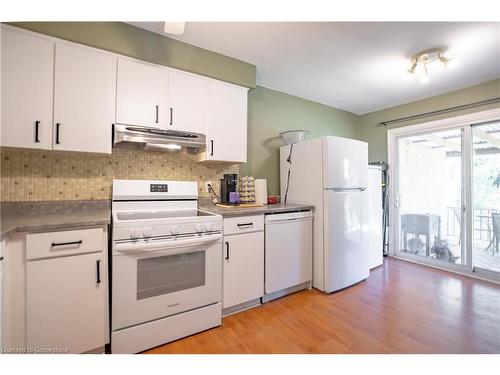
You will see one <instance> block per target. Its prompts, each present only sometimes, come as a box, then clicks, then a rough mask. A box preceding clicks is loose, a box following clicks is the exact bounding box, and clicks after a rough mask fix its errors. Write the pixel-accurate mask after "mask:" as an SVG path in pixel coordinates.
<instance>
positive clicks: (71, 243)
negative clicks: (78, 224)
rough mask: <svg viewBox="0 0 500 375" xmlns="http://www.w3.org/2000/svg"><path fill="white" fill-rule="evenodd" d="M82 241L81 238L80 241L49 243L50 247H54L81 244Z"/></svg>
mask: <svg viewBox="0 0 500 375" xmlns="http://www.w3.org/2000/svg"><path fill="white" fill-rule="evenodd" d="M82 243H83V241H82V240H80V241H71V242H52V243H51V244H50V246H51V247H56V246H67V245H81V244H82Z"/></svg>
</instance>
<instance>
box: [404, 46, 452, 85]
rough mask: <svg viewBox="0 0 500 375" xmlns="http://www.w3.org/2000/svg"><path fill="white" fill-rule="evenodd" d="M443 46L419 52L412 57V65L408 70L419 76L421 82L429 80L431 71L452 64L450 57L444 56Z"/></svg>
mask: <svg viewBox="0 0 500 375" xmlns="http://www.w3.org/2000/svg"><path fill="white" fill-rule="evenodd" d="M444 53H445V50H444V49H442V48H431V49H426V50H425V51H421V52H418V53H416V54H414V55H413V56H412V57H411V67H410V69H408V72H409V73H411V74H415V75H417V76H418V77H419V80H420V82H421V83H427V82H429V79H430V78H429V71H430V70H435V68H439V67H447V66H450V65H451V62H452V61H454V60H451V59H450V58H448V57H446V56H444Z"/></svg>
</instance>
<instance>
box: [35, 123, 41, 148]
mask: <svg viewBox="0 0 500 375" xmlns="http://www.w3.org/2000/svg"><path fill="white" fill-rule="evenodd" d="M39 127H40V121H38V120H37V121H35V143H40V139H39V137H38V128H39Z"/></svg>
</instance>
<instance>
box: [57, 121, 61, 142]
mask: <svg viewBox="0 0 500 375" xmlns="http://www.w3.org/2000/svg"><path fill="white" fill-rule="evenodd" d="M60 127H61V124H60V123H57V124H56V145H59V144H61V142H59V128H60Z"/></svg>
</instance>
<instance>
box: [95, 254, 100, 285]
mask: <svg viewBox="0 0 500 375" xmlns="http://www.w3.org/2000/svg"><path fill="white" fill-rule="evenodd" d="M95 264H96V268H97V284H100V283H101V260H100V259H97V260H96V261H95Z"/></svg>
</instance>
